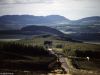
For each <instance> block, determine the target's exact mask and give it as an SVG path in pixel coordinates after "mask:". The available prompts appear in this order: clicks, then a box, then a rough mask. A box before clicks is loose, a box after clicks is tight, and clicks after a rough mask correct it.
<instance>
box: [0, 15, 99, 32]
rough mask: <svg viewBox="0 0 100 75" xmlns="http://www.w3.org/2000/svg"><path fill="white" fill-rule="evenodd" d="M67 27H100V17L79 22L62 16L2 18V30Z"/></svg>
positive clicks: (0, 23)
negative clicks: (38, 26) (30, 27)
mask: <svg viewBox="0 0 100 75" xmlns="http://www.w3.org/2000/svg"><path fill="white" fill-rule="evenodd" d="M61 24H65V25H100V17H99V16H93V17H87V18H83V19H79V20H69V19H67V18H65V17H64V16H60V15H49V16H33V15H5V16H1V17H0V30H6V29H20V28H22V27H24V26H27V25H45V26H54V25H55V26H59V25H61Z"/></svg>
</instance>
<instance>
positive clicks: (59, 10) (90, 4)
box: [0, 0, 100, 19]
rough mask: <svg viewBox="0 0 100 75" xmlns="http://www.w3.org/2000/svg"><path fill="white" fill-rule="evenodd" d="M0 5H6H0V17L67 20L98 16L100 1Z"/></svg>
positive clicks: (22, 0) (7, 0) (53, 0)
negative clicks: (22, 15) (48, 16)
mask: <svg viewBox="0 0 100 75" xmlns="http://www.w3.org/2000/svg"><path fill="white" fill-rule="evenodd" d="M0 3H6V4H4V5H3V4H1V5H0V15H9V14H10V15H12V14H15V15H16V14H31V15H41V16H42V15H52V14H57V15H62V16H65V17H67V18H69V19H79V18H83V17H88V16H100V10H99V7H100V4H99V3H100V0H0ZM9 3H10V4H9ZM13 3H14V4H13ZM24 3H28V4H24Z"/></svg>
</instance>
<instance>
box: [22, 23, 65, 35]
mask: <svg viewBox="0 0 100 75" xmlns="http://www.w3.org/2000/svg"><path fill="white" fill-rule="evenodd" d="M21 31H22V32H23V34H27V35H33V34H35V35H37V34H50V35H57V36H64V34H63V33H62V32H60V31H59V30H56V29H54V28H50V27H47V26H35V25H32V26H26V27H23V28H22V29H21Z"/></svg>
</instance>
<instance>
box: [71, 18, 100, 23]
mask: <svg viewBox="0 0 100 75" xmlns="http://www.w3.org/2000/svg"><path fill="white" fill-rule="evenodd" d="M71 24H73V25H100V16H92V17H86V18H82V19H79V20H75V21H73V22H71Z"/></svg>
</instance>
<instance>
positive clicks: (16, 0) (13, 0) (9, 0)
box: [0, 0, 53, 4]
mask: <svg viewBox="0 0 100 75" xmlns="http://www.w3.org/2000/svg"><path fill="white" fill-rule="evenodd" d="M51 2H53V0H0V4H24V3H25V4H27V3H51Z"/></svg>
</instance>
